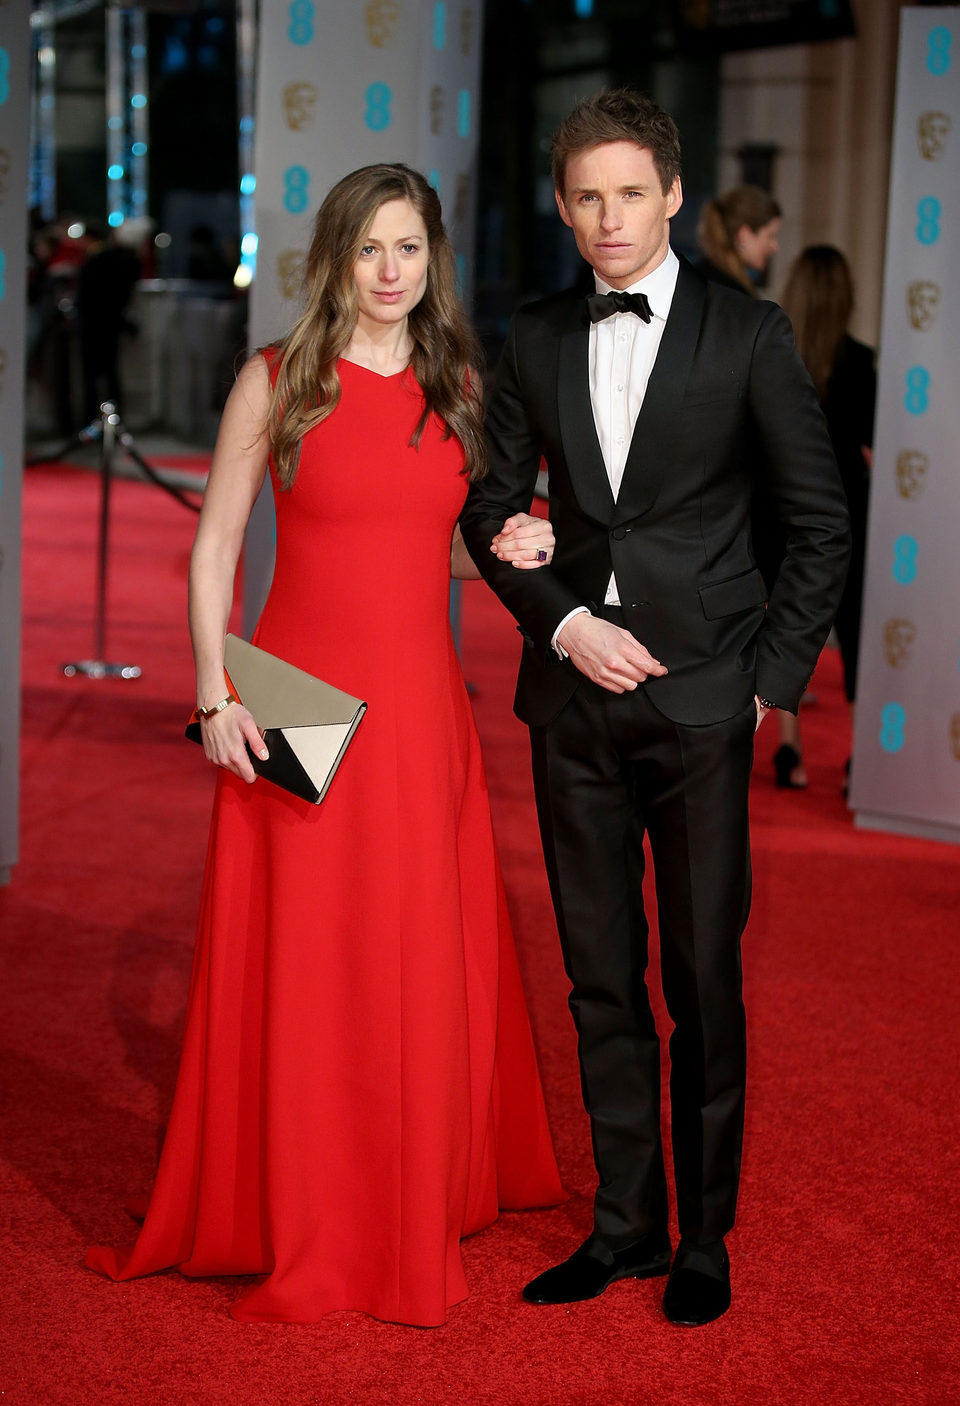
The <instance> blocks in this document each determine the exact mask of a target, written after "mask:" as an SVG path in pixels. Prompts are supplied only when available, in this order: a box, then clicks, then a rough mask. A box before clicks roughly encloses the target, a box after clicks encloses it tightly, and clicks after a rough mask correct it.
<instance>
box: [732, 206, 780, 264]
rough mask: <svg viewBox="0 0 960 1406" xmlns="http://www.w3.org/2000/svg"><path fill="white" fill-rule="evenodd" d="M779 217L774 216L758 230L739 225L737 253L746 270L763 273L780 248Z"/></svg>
mask: <svg viewBox="0 0 960 1406" xmlns="http://www.w3.org/2000/svg"><path fill="white" fill-rule="evenodd" d="M779 235H780V216H779V215H776V216H775V217H774V218H773V219H772V220H769V221H768V222H767V224H765V225H761V226H760V228H759V229H751V228H750V226H749V225H741V226H740V228H739V230H738V231H737V253H738V254H739V255H740V258H741V259H742V260H743V262H744V263H745V264H746V266H747V268H748V269H756V271H757V273H763V271H764V269H765V268H766V267H767V264H768V263H769V262H770V260H771V259H772V258H773V256H774V254H775V253H776V252H777V250H778V249H779V248H780V240H779Z"/></svg>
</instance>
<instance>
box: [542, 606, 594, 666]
mask: <svg viewBox="0 0 960 1406" xmlns="http://www.w3.org/2000/svg"><path fill="white" fill-rule="evenodd" d="M589 614H590V607H589V606H587V605H578V606H575V607H574V609H573V610H570V611H568V612H567V614H566V615H565V616H564V617H563V619H562V620H561V621H560V624H559V625H558V626H557V628H556V629H555V630H554V632H553V638H552V639H551V640H550V647H551V649H553V650H554V651H555V652H556V653H557V654H559V656H560V658H561V659H569V657H570V656H569V655H568V654H567V651H566V650H565V649H564V647H563V645H562V644H561V643H560V632H561V631H562V629H563V627H564V626H565V625H567V624H569V622H570V621H571V620H572V619H573V617H574V616H575V615H589Z"/></svg>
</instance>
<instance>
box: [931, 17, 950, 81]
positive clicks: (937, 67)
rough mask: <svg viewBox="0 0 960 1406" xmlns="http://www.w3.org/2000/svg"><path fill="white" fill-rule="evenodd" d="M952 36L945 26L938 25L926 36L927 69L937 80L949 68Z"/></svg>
mask: <svg viewBox="0 0 960 1406" xmlns="http://www.w3.org/2000/svg"><path fill="white" fill-rule="evenodd" d="M952 42H953V36H952V35H951V33H950V31H949V29H947V27H946V25H943V24H938V25H937V26H936V28H935V29H931V31H930V33H929V34H928V35H927V68H928V69H929V70H930V72H931V73H932V74H934V75H935V76H936V77H937V78H939V77H940V75H941V74H942V73H946V71H947V69H948V68H949V67H950V45H951V43H952Z"/></svg>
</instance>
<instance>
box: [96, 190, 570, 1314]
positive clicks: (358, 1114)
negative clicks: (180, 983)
mask: <svg viewBox="0 0 960 1406" xmlns="http://www.w3.org/2000/svg"><path fill="white" fill-rule="evenodd" d="M304 292H305V300H304V311H303V314H302V315H301V317H300V318H299V320H298V321H297V322H296V323H295V325H294V327H293V328H292V330H291V331H290V332H289V333H288V334H287V335H286V336H285V337H283V338H281V339H280V340H279V341H278V342H277V343H276V344H275V345H273V346H271V347H267V348H265V349H264V350H263V351H262V352H258V353H257V354H256V355H254V356H253V357H252V358H251V359H250V360H249V361H248V362H247V363H246V365H245V366H244V367H243V369H242V370H241V372H240V375H239V377H238V379H237V382H236V385H235V386H234V388H233V391H232V392H231V394H230V397H229V400H228V402H227V405H226V408H225V410H224V414H223V419H222V423H221V428H220V434H219V437H218V439H217V445H216V450H215V452H214V457H213V463H212V465H211V469H210V478H209V483H208V486H207V490H206V494H205V496H204V501H203V511H202V513H201V516H200V523H199V526H198V529H197V538H196V542H195V544H194V549H193V555H192V558H191V567H190V626H191V635H192V638H193V646H194V657H195V661H196V668H197V703H198V715H199V717H200V719H201V727H202V731H203V741H204V747H205V751H206V754H207V756H208V757H209V758H210V760H211V761H212V762H215V763H217V765H218V767H219V773H218V778H217V780H218V785H217V791H216V798H215V801H214V816H213V824H212V828H211V837H210V847H209V851H208V861H207V869H206V874H205V880H204V892H203V899H202V905H201V918H200V927H199V933H198V941H197V955H196V963H195V967H194V979H193V982H192V985H191V991H190V998H189V1004H188V1011H187V1022H186V1033H185V1039H184V1049H183V1056H182V1060H181V1065H180V1073H179V1076H178V1082H177V1091H176V1095H175V1099H174V1105H173V1111H172V1114H171V1117H170V1123H169V1127H168V1130H167V1137H166V1141H165V1143H164V1148H163V1155H162V1158H161V1162H160V1168H159V1171H158V1175H157V1180H156V1184H155V1187H154V1191H153V1195H152V1198H151V1201H150V1207H149V1210H148V1212H147V1217H146V1220H145V1222H144V1225H143V1229H142V1231H141V1233H140V1236H139V1239H138V1240H137V1243H136V1245H135V1246H134V1247H132V1249H130V1250H128V1251H126V1252H118V1251H116V1250H110V1249H104V1248H98V1249H93V1250H91V1251H90V1252H89V1254H88V1257H87V1263H88V1265H90V1266H91V1267H92V1268H94V1269H98V1270H100V1271H101V1272H103V1273H105V1274H108V1275H111V1276H112V1277H113V1278H115V1279H130V1278H133V1277H134V1276H137V1275H142V1274H150V1273H152V1272H153V1271H154V1270H159V1269H165V1268H168V1267H171V1266H177V1267H179V1268H180V1269H181V1270H182V1272H183V1273H184V1274H187V1275H218V1276H219V1275H226V1274H230V1275H256V1276H262V1277H258V1279H257V1280H256V1281H255V1282H254V1283H252V1284H246V1285H244V1287H243V1291H242V1293H241V1294H240V1296H239V1298H238V1299H237V1301H236V1302H235V1303H234V1304H233V1305H232V1307H231V1310H230V1311H231V1313H232V1315H233V1317H234V1318H237V1319H240V1320H243V1321H246V1322H254V1321H255V1322H271V1323H275V1322H312V1321H314V1320H315V1319H318V1318H320V1317H322V1316H323V1315H324V1314H325V1313H329V1312H331V1311H333V1310H337V1309H342V1310H352V1311H354V1312H356V1311H362V1312H365V1313H369V1314H371V1315H372V1316H374V1317H376V1318H380V1319H384V1320H387V1321H390V1322H398V1323H411V1324H419V1325H422V1326H435V1325H438V1324H440V1323H443V1322H444V1320H445V1318H446V1315H447V1313H448V1311H449V1309H450V1308H451V1307H452V1305H454V1304H456V1303H458V1302H460V1300H462V1299H463V1298H465V1297H466V1295H467V1285H466V1280H465V1277H464V1271H463V1265H462V1262H461V1257H460V1239H461V1237H462V1236H464V1235H467V1234H469V1233H470V1232H472V1231H475V1230H478V1229H480V1228H481V1227H482V1226H485V1225H489V1224H490V1222H491V1221H493V1220H494V1219H495V1218H496V1216H497V1213H498V1209H499V1207H501V1206H504V1207H510V1208H512V1209H520V1208H522V1207H526V1206H543V1205H552V1204H555V1203H556V1202H558V1201H561V1200H563V1199H565V1198H564V1192H563V1189H562V1187H561V1185H560V1181H559V1176H558V1173H557V1167H556V1162H555V1160H554V1155H553V1148H552V1145H551V1142H550V1134H549V1130H548V1127H547V1121H546V1113H545V1109H544V1103H543V1095H542V1092H541V1088H540V1080H539V1075H538V1073H537V1066H536V1060H535V1056H534V1049H533V1040H532V1037H531V1033H530V1027H529V1023H528V1020H527V1012H526V1006H525V1002H524V996H523V989H522V986H521V982H520V973H519V970H518V967H517V959H516V954H515V952H514V948H513V938H512V935H511V931H510V923H509V917H508V914H507V910H506V903H505V898H504V893H503V886H502V883H501V880H500V873H499V868H498V863H497V855H496V847H495V843H494V837H493V829H492V825H491V820H490V810H489V804H488V800H487V790H486V783H485V781H484V775H483V764H482V759H481V756H480V746H479V740H478V737H477V732H476V728H475V726H474V722H473V715H472V713H471V711H470V704H469V702H468V699H467V694H466V689H465V687H464V682H463V676H462V674H461V672H460V666H459V663H458V661H457V657H456V652H455V650H454V645H453V639H452V636H451V632H450V619H449V597H450V577H451V575H453V576H455V577H476V576H477V575H478V573H477V571H476V569H475V568H474V567H473V565H472V563H471V561H470V558H469V557H468V555H467V552H466V549H465V547H464V544H463V541H462V540H461V537H460V534H459V532H458V531H457V515H458V513H459V512H460V509H461V508H462V506H463V502H464V498H465V496H466V493H467V487H468V484H469V482H470V481H472V480H475V479H478V478H480V477H481V476H482V475H483V473H484V470H485V467H486V459H485V452H484V444H483V435H482V426H481V419H480V405H479V393H480V377H479V372H478V370H477V364H478V363H477V356H476V343H475V340H474V337H473V335H472V333H471V330H470V328H469V325H468V324H467V322H466V319H465V317H464V315H463V312H462V309H461V308H460V305H459V303H458V302H457V298H456V292H455V263H454V256H453V251H452V249H451V247H450V244H449V241H448V239H447V236H446V233H445V231H444V228H443V224H442V220H441V214H440V202H439V200H438V198H437V195H436V192H435V191H434V190H433V189H432V187H431V186H430V185H429V184H428V183H427V181H426V179H425V178H424V177H423V176H421V175H420V174H419V173H418V172H416V171H412V170H411V169H410V168H409V167H407V166H402V165H377V166H367V167H364V168H362V169H361V170H358V171H354V172H352V173H351V174H350V175H348V176H345V177H344V178H343V180H341V181H339V182H338V183H337V184H336V185H335V186H334V187H333V189H332V190H331V191H330V193H329V194H328V196H327V198H326V200H325V201H324V203H323V205H322V206H321V209H320V212H319V214H318V215H317V219H316V223H315V226H314V232H313V238H312V240H311V245H310V249H309V251H308V254H307V258H306V276H305V289H304ZM268 474H269V477H270V482H271V485H272V488H273V496H274V503H275V505H276V518H277V539H276V568H275V571H274V576H273V582H272V585H271V588H270V594H269V597H268V599H267V602H266V605H265V606H264V609H263V614H262V615H261V617H260V622H259V624H258V626H257V630H256V633H255V635H254V643H256V644H257V645H259V646H260V647H261V648H263V649H265V650H267V651H269V652H270V653H272V654H275V655H277V656H279V657H280V658H282V659H285V660H287V661H288V662H289V663H291V664H294V665H295V666H296V667H297V668H300V669H303V670H305V671H307V672H308V673H311V674H314V675H317V676H319V677H321V678H324V679H325V680H326V681H327V682H328V683H331V684H333V685H334V686H335V687H338V688H342V689H344V690H345V691H347V692H349V693H352V694H353V695H354V696H356V697H360V698H362V699H364V701H365V702H366V703H367V704H368V705H369V706H368V712H367V714H366V716H365V717H364V720H363V722H362V724H361V726H360V728H359V730H358V732H357V734H356V737H355V738H354V740H353V742H352V743H351V745H350V750H349V752H348V754H347V756H346V758H345V760H344V763H343V765H342V766H341V767H340V769H339V770H338V772H337V774H336V777H335V779H334V781H333V784H332V785H331V787H330V790H329V792H328V793H327V795H326V797H325V798H324V800H323V803H322V804H321V805H319V806H312V805H309V804H308V803H307V802H306V801H302V800H298V799H297V798H296V797H294V796H291V795H289V794H288V793H287V792H286V791H283V790H281V789H280V788H279V787H276V786H272V785H271V784H270V783H269V782H265V781H263V780H261V781H256V779H255V775H254V771H253V768H252V766H251V762H250V757H249V755H248V748H249V749H252V750H253V751H254V752H256V753H258V754H259V755H260V756H261V757H262V756H265V755H266V753H265V744H264V740H263V738H262V737H261V736H260V733H259V732H258V730H257V726H256V723H255V722H254V720H253V718H252V716H251V715H250V713H249V712H248V711H247V710H246V708H244V706H243V704H242V703H241V702H238V700H237V699H236V698H235V697H234V696H233V693H232V691H231V687H230V683H229V680H228V679H227V678H226V675H225V673H224V663H223V648H224V632H225V630H226V628H227V622H228V618H229V614H230V607H231V602H232V600H233V583H234V573H235V569H236V565H237V560H238V557H239V554H240V547H241V544H242V542H243V535H244V529H245V527H246V523H247V519H248V516H249V513H250V510H251V508H252V506H253V504H254V502H255V500H256V498H257V495H258V493H259V492H260V488H261V485H262V484H263V482H264V480H265V478H266V477H267V475H268ZM507 516H508V515H507V514H504V516H503V517H502V518H501V519H500V522H499V523H498V524H497V532H496V533H492V534H491V537H490V539H488V542H487V550H488V551H490V552H491V554H493V553H496V555H497V559H498V560H499V561H501V562H502V563H503V564H507V563H509V564H510V567H511V569H512V570H515V573H516V575H518V576H520V575H523V574H525V573H526V572H527V569H529V572H530V574H536V572H537V570H538V569H541V570H542V569H544V564H547V563H549V561H550V558H551V555H552V549H553V533H552V530H551V527H550V524H549V523H548V522H544V521H543V520H541V519H539V518H531V517H529V516H527V515H526V514H516V515H515V516H514V517H513V518H512V519H511V520H510V521H509V522H507V521H505V519H506V518H507ZM255 782H256V784H254V783H255Z"/></svg>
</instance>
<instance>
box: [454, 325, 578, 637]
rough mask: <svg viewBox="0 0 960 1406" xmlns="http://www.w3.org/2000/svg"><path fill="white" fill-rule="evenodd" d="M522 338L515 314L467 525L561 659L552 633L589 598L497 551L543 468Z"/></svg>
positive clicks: (515, 605) (469, 537) (517, 609)
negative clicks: (498, 538)
mask: <svg viewBox="0 0 960 1406" xmlns="http://www.w3.org/2000/svg"><path fill="white" fill-rule="evenodd" d="M517 343H518V330H517V319H516V318H514V320H513V322H512V323H511V326H510V331H509V333H508V336H507V343H506V346H505V347H504V351H503V356H502V357H501V359H500V366H499V368H498V371H497V377H496V382H495V385H494V389H493V392H492V394H491V395H490V397H489V399H488V401H487V406H486V413H485V425H486V440H487V454H488V459H489V469H488V472H487V475H486V477H485V478H483V479H481V480H480V482H479V483H474V484H472V485H471V487H470V491H469V493H468V495H467V501H466V504H465V506H464V509H463V512H462V514H461V516H460V530H461V533H462V534H463V540H464V542H465V543H466V546H467V550H468V551H469V553H470V555H471V557H472V558H473V560H474V562H475V563H476V566H477V569H478V571H479V572H480V574H481V576H482V577H483V578H484V580H485V581H486V582H487V583H488V585H490V586H491V587H492V588H493V590H494V591H495V592H496V594H497V595H498V596H499V597H500V599H501V600H502V601H503V603H504V605H505V606H506V607H507V609H508V610H509V611H510V612H511V614H512V615H513V616H514V617H515V618H516V619H517V620H518V621H519V623H520V627H521V629H522V630H523V631H524V633H525V634H526V635H528V636H529V637H530V638H531V639H532V640H533V641H534V643H535V645H536V646H537V648H538V650H540V651H541V652H542V654H543V656H544V658H551V657H552V658H556V656H555V655H554V652H553V650H552V649H551V645H550V642H551V639H552V638H553V633H554V631H555V630H556V628H557V625H558V624H559V623H560V621H561V620H562V619H563V617H564V616H565V615H567V614H569V612H570V611H571V610H574V609H575V608H576V607H577V606H580V605H582V604H583V602H582V601H581V600H579V599H578V598H577V596H576V595H575V594H574V593H573V592H572V591H571V590H570V589H569V587H568V586H566V585H565V584H564V582H563V581H562V580H561V578H560V577H559V576H558V575H557V574H556V572H555V571H554V569H553V567H552V566H542V567H539V568H538V570H536V571H518V570H516V568H515V567H513V566H511V565H510V563H509V562H505V561H498V559H497V557H496V556H495V554H494V553H493V552H491V550H490V542H491V540H492V538H493V537H494V536H495V535H496V534H497V533H498V532H499V531H500V529H501V528H502V527H503V524H504V522H505V521H506V519H507V518H508V517H511V516H512V515H513V514H514V513H519V512H528V511H529V508H530V504H531V502H532V501H533V494H534V489H535V487H536V482H537V471H538V469H539V467H540V440H539V436H538V434H537V432H536V428H535V426H534V425H532V424H531V421H530V416H529V412H528V409H527V406H526V404H525V401H524V396H523V389H522V385H521V376H520V368H519V355H518V346H517Z"/></svg>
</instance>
